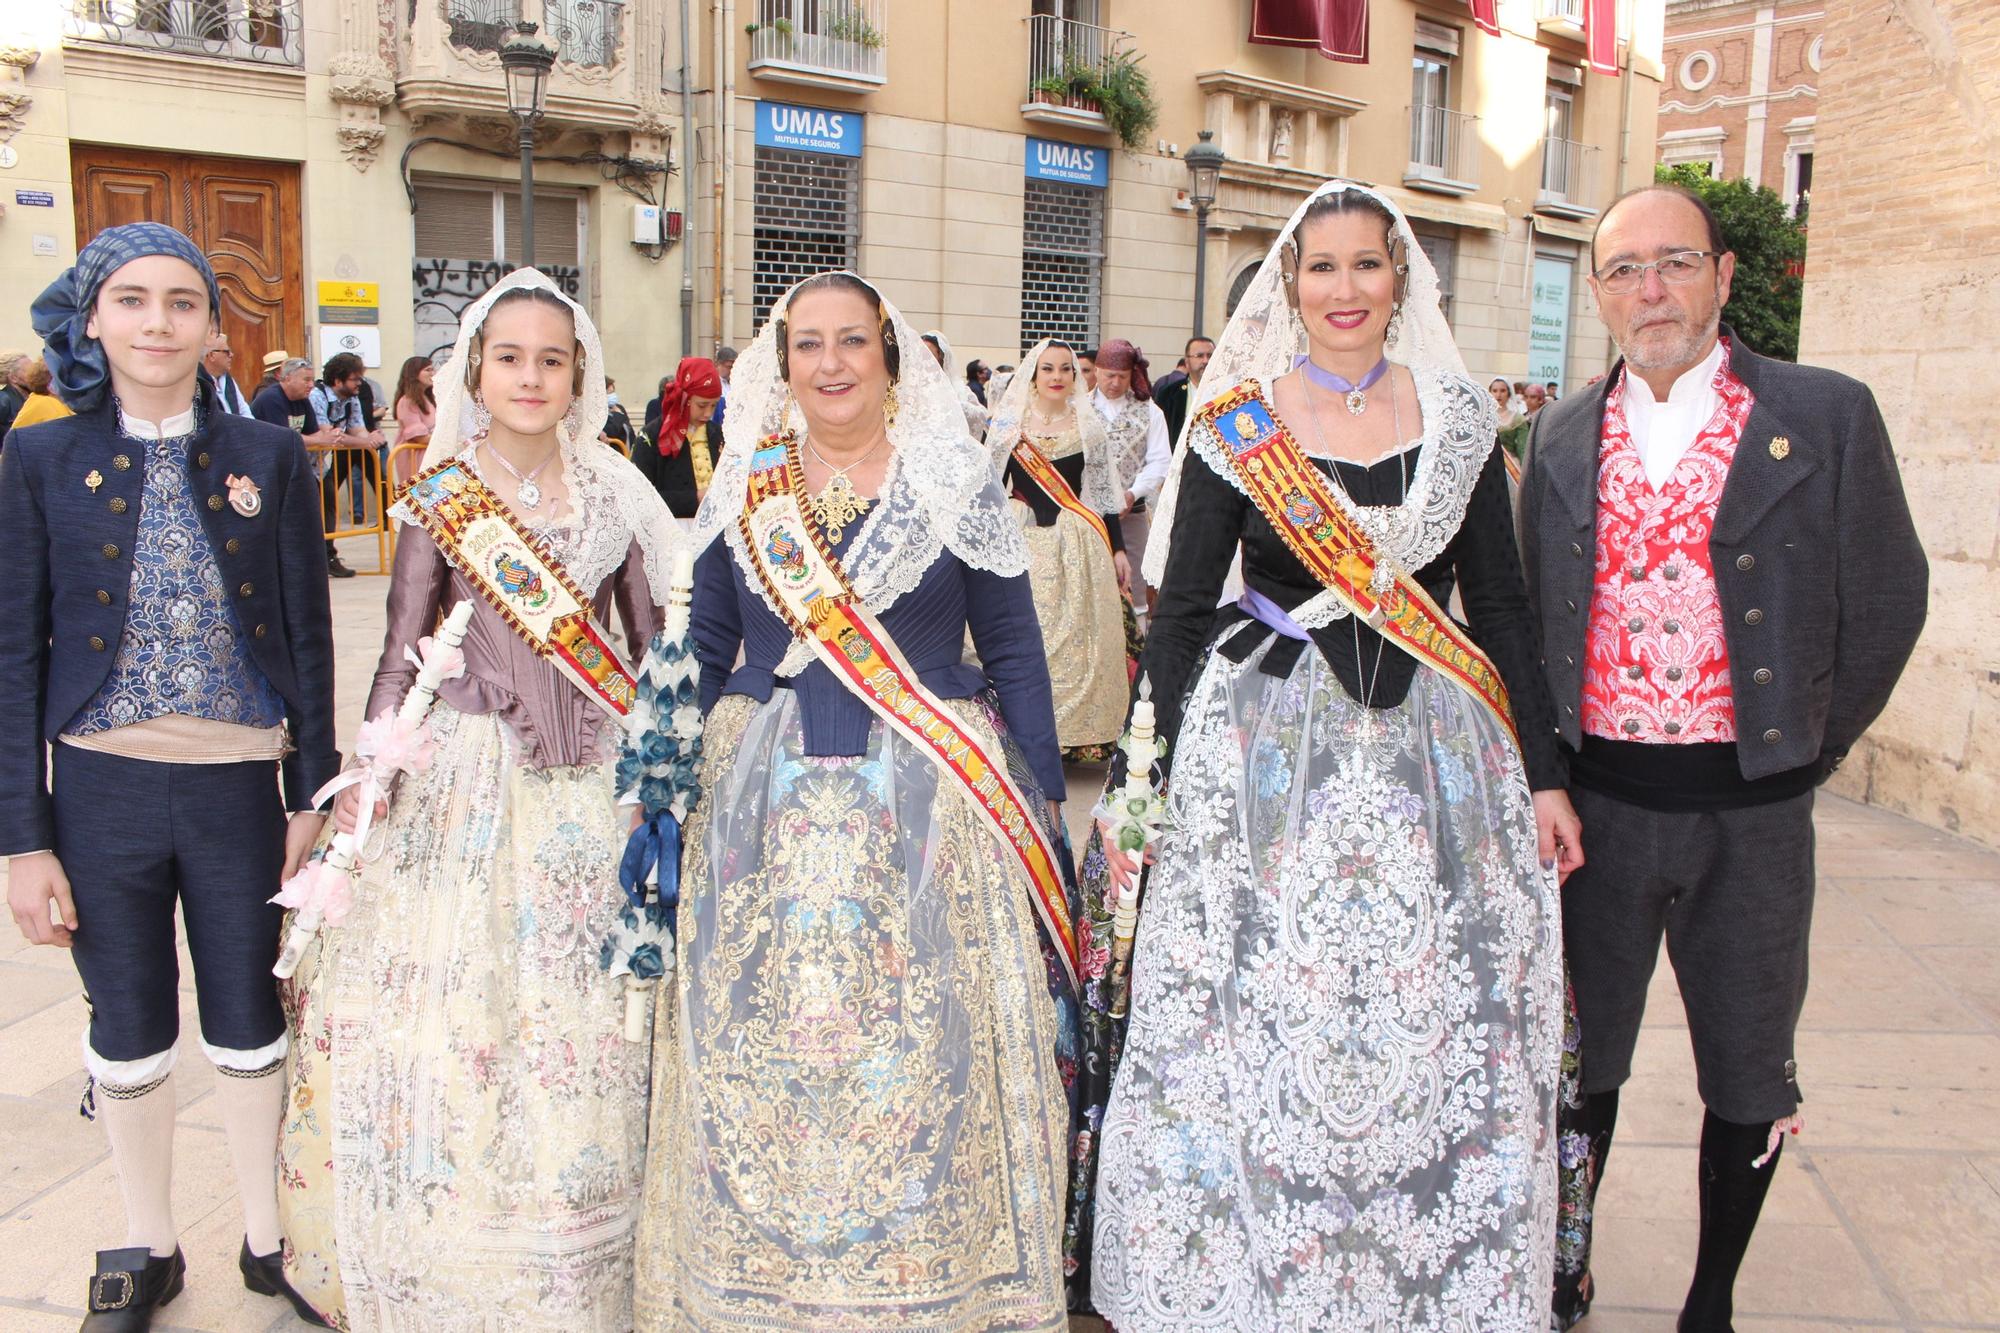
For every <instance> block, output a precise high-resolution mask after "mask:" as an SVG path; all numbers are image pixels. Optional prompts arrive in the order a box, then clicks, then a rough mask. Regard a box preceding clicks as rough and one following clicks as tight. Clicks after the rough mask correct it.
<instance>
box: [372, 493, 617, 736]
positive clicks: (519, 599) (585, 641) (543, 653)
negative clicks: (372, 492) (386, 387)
mask: <svg viewBox="0 0 2000 1333" xmlns="http://www.w3.org/2000/svg"><path fill="white" fill-rule="evenodd" d="M403 498H404V499H405V500H407V501H408V502H409V505H410V508H411V509H412V510H414V511H415V512H416V516H417V522H418V523H419V524H420V525H422V527H423V530H424V531H425V532H427V533H429V534H430V538H431V540H432V541H434V542H436V543H437V547H438V549H439V550H440V551H442V552H444V557H445V559H446V560H448V561H450V562H451V567H452V568H453V569H455V570H457V571H458V572H459V573H461V574H463V575H465V577H466V580H467V581H468V582H470V583H471V584H472V586H473V587H475V588H477V589H479V594H480V596H482V597H484V598H485V599H486V600H487V602H489V603H490V604H491V605H492V607H493V609H494V610H496V611H498V612H499V613H500V616H501V619H503V620H505V621H506V622H507V624H508V626H509V627H510V628H511V629H512V630H513V631H514V632H515V633H516V634H518V635H520V636H521V638H522V640H523V641H524V642H525V643H526V644H527V645H528V646H529V647H530V648H533V649H534V650H535V654H536V655H537V656H538V657H541V658H543V659H544V660H545V661H549V662H553V663H555V665H556V669H557V670H559V671H561V672H562V673H563V675H565V676H567V677H568V678H569V680H570V682H571V683H572V684H574V685H575V686H576V687H577V688H578V689H580V690H582V691H583V692H584V695H585V696H586V697H587V698H589V699H590V701H591V702H592V703H594V704H596V705H597V706H598V707H600V708H602V709H604V711H605V712H607V713H610V714H611V715H612V716H613V717H618V718H622V717H624V716H625V715H626V714H627V713H629V712H631V711H632V703H633V698H634V690H635V687H636V683H635V681H634V679H633V676H632V669H631V668H630V667H628V666H626V665H625V661H624V659H623V658H621V657H620V656H619V655H618V650H617V649H616V648H614V647H612V646H611V637H610V635H608V634H606V633H605V632H604V629H603V628H602V627H601V626H600V625H598V623H597V620H596V618H595V617H594V616H592V615H591V613H590V602H589V600H588V599H587V598H585V597H584V595H583V593H582V592H580V591H579V590H578V589H577V586H576V584H575V582H574V581H573V580H571V578H570V576H569V572H568V571H567V570H565V569H564V568H563V567H562V566H561V565H559V564H557V563H556V562H555V561H554V560H553V559H551V558H550V557H549V555H548V553H547V552H545V551H543V550H542V549H541V548H540V547H539V546H537V545H536V543H535V541H534V539H533V538H531V537H530V536H528V534H527V533H526V532H524V531H523V530H522V528H521V524H520V521H519V520H518V519H516V518H515V517H514V513H513V511H512V510H510V509H509V508H507V506H506V504H505V503H504V502H503V501H502V500H501V499H500V497H499V496H497V495H495V494H494V493H493V492H492V491H490V490H488V489H487V488H486V483H485V482H483V481H481V480H480V479H479V478H478V477H477V476H475V475H473V473H472V470H471V469H470V468H468V467H466V466H465V464H464V463H463V462H461V461H460V460H458V459H452V460H451V461H450V462H446V463H440V464H438V465H437V466H436V467H434V468H432V469H430V471H428V472H422V473H419V474H417V476H416V477H415V478H413V479H412V480H411V482H410V489H409V492H408V493H407V494H406V495H405V496H404V497H403Z"/></svg>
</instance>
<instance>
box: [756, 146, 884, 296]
mask: <svg viewBox="0 0 2000 1333" xmlns="http://www.w3.org/2000/svg"><path fill="white" fill-rule="evenodd" d="M752 190H753V197H754V201H755V203H754V207H755V211H756V218H755V222H754V224H753V225H754V236H753V240H752V246H751V248H752V258H751V268H752V272H753V278H752V282H753V293H752V303H751V319H752V325H753V327H755V328H759V329H761V328H763V327H764V321H765V320H766V319H768V318H770V315H771V307H772V306H774V305H776V304H777V303H778V298H779V297H781V296H783V295H784V294H785V293H786V292H787V291H789V290H790V289H791V287H792V285H793V284H795V283H797V282H799V281H801V280H802V279H805V278H809V277H811V276H812V275H813V274H815V273H824V272H825V271H826V270H828V269H836V268H846V269H851V268H853V267H854V266H855V252H856V249H857V248H858V247H859V245H860V243H861V159H860V158H858V157H837V156H834V155H833V154H829V153H803V152H799V151H797V150H796V149H791V148H762V147H760V148H758V149H757V159H756V181H755V184H754V185H753V187H752Z"/></svg>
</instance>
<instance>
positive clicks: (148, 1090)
mask: <svg viewBox="0 0 2000 1333" xmlns="http://www.w3.org/2000/svg"><path fill="white" fill-rule="evenodd" d="M174 1110H175V1103H174V1077H173V1075H172V1074H171V1073H168V1074H166V1075H164V1076H163V1077H161V1078H159V1079H157V1080H154V1081H152V1082H150V1083H142V1084H140V1085H138V1086H137V1087H121V1086H119V1085H117V1084H112V1083H99V1084H98V1085H97V1118H98V1119H100V1120H102V1121H103V1122H104V1133H105V1136H106V1137H107V1138H109V1139H110V1140H111V1160H112V1163H113V1164H114V1165H115V1166H117V1168H118V1186H119V1188H120V1189H121V1190H123V1191H124V1193H125V1244H126V1245H128V1246H132V1245H144V1246H145V1247H146V1248H147V1249H149V1250H151V1251H152V1252H153V1254H155V1255H156V1256H158V1257H160V1258H165V1257H166V1256H168V1255H170V1254H172V1253H173V1252H174V1244H175V1231H174V1203H173V1184H174Z"/></svg>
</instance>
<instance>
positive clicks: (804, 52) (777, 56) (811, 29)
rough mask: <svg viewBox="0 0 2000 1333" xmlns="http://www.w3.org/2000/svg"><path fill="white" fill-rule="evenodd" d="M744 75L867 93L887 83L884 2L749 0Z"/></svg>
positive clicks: (884, 0)
mask: <svg viewBox="0 0 2000 1333" xmlns="http://www.w3.org/2000/svg"><path fill="white" fill-rule="evenodd" d="M745 7H746V8H754V12H755V15H756V17H755V18H754V19H753V20H752V21H751V23H750V25H749V26H750V72H751V73H752V74H753V75H755V76H756V77H758V78H760V79H772V80H775V81H777V82H780V83H801V84H806V85H808V86H810V87H815V88H843V89H847V90H849V91H857V90H858V91H863V92H865V91H867V90H868V89H870V88H879V87H880V86H881V85H882V84H884V83H886V82H887V81H888V78H889V37H888V32H887V25H888V22H889V17H888V14H887V12H886V10H887V8H888V0H755V4H754V7H753V6H745Z"/></svg>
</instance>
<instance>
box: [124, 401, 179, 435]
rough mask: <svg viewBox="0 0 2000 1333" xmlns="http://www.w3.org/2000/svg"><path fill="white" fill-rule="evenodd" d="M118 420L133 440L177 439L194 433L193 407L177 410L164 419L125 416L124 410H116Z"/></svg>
mask: <svg viewBox="0 0 2000 1333" xmlns="http://www.w3.org/2000/svg"><path fill="white" fill-rule="evenodd" d="M118 420H119V423H120V424H121V425H123V426H124V427H125V433H126V434H127V435H130V436H131V437H132V438H133V439H135V440H178V439H179V438H181V436H183V435H192V434H194V409H193V408H189V409H188V410H187V411H185V412H177V413H175V414H174V415H173V416H170V417H168V418H167V419H166V420H165V421H157V422H155V421H144V420H141V419H140V418H138V417H134V416H127V415H126V414H125V410H124V409H123V408H120V409H119V410H118Z"/></svg>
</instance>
